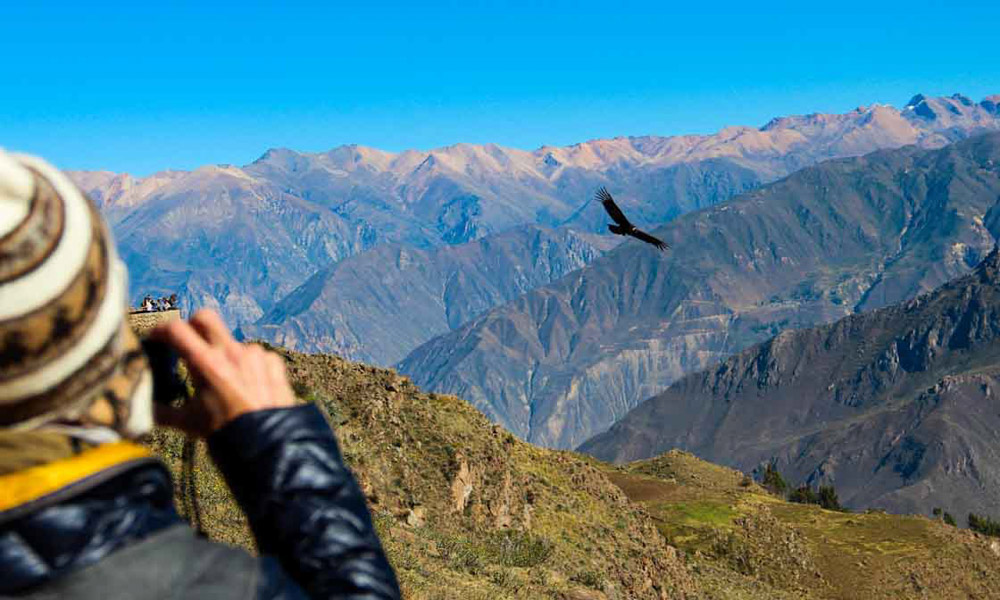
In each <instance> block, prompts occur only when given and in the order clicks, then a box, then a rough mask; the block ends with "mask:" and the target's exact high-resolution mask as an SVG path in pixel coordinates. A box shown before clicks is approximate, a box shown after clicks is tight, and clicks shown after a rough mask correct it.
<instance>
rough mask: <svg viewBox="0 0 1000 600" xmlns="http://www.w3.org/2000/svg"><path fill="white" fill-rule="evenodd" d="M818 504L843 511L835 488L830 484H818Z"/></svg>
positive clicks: (828, 508)
mask: <svg viewBox="0 0 1000 600" xmlns="http://www.w3.org/2000/svg"><path fill="white" fill-rule="evenodd" d="M818 504H819V505H820V506H822V507H823V508H825V509H827V510H836V511H840V512H844V507H843V506H841V505H840V498H839V497H837V490H836V489H834V487H833V486H832V485H821V486H819V496H818Z"/></svg>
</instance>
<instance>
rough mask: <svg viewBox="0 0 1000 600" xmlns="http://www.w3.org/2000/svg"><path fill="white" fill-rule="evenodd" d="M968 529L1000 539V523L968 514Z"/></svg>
mask: <svg viewBox="0 0 1000 600" xmlns="http://www.w3.org/2000/svg"><path fill="white" fill-rule="evenodd" d="M969 529H971V530H973V531H976V532H978V533H981V534H983V535H990V536H993V537H1000V521H994V520H993V519H991V518H989V517H986V516H980V515H977V514H975V513H969Z"/></svg>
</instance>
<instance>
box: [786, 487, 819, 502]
mask: <svg viewBox="0 0 1000 600" xmlns="http://www.w3.org/2000/svg"><path fill="white" fill-rule="evenodd" d="M818 500H819V498H818V497H817V496H816V492H814V491H813V489H812V488H811V487H810V486H808V485H805V484H803V485H800V486H799V487H797V488H795V489H794V490H792V493H791V494H789V495H788V501H789V502H797V503H799V504H816V503H817V502H818Z"/></svg>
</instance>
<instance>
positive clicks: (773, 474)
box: [760, 463, 788, 496]
mask: <svg viewBox="0 0 1000 600" xmlns="http://www.w3.org/2000/svg"><path fill="white" fill-rule="evenodd" d="M760 483H761V485H763V486H764V489H766V490H767V491H769V492H771V493H772V494H774V495H775V496H784V495H785V493H786V492H787V491H788V483H786V482H785V478H784V477H782V476H781V473H779V472H778V469H776V468H774V464H773V463H767V466H766V467H764V477H763V479H761V482H760Z"/></svg>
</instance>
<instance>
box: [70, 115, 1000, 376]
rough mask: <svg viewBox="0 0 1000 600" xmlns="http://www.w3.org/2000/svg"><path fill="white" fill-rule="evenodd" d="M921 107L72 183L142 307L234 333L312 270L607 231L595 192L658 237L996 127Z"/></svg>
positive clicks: (300, 157) (280, 155)
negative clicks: (555, 230) (778, 183)
mask: <svg viewBox="0 0 1000 600" xmlns="http://www.w3.org/2000/svg"><path fill="white" fill-rule="evenodd" d="M922 102H923V104H922V105H921V106H923V105H926V106H928V107H930V110H932V111H933V112H934V114H935V116H934V117H927V116H924V115H921V114H917V112H916V110H907V109H904V110H903V111H899V110H896V109H894V108H891V107H888V106H880V105H875V106H871V107H865V108H859V109H858V110H855V111H851V112H849V113H846V114H842V115H808V116H803V117H787V118H782V119H776V120H775V121H772V123H770V124H769V125H768V126H766V127H764V128H762V129H757V128H752V127H731V128H727V129H725V130H723V131H721V132H719V133H717V134H714V135H703V136H676V137H655V136H647V137H634V138H615V139H610V140H595V141H590V142H586V143H583V144H576V145H573V146H567V147H558V148H557V147H543V148H540V149H538V150H536V151H534V152H527V151H522V150H516V149H511V148H503V147H500V146H496V145H493V144H487V145H483V146H473V145H468V144H458V145H455V146H449V147H446V148H439V149H435V150H432V151H429V152H416V151H406V152H401V153H389V152H383V151H380V150H376V149H373V148H365V147H363V146H343V147H339V148H335V149H333V150H331V151H329V152H325V153H316V154H306V153H299V152H294V151H291V150H285V149H275V150H270V151H268V152H267V153H266V154H264V155H263V156H262V157H261V158H260V159H259V160H257V161H255V162H254V163H253V164H251V165H247V166H245V167H242V168H237V167H229V166H226V167H205V168H202V169H197V170H195V171H192V172H179V171H166V172H163V173H157V174H155V175H152V176H150V177H146V178H133V177H130V176H128V175H125V174H112V173H106V172H96V173H77V174H75V175H74V176H75V178H76V180H77V181H78V182H79V183H80V185H81V186H82V187H83V188H84V189H85V190H86V191H87V192H88V193H90V194H91V195H92V196H93V197H94V198H95V199H96V200H97V201H98V203H99V204H100V205H101V206H102V209H103V210H104V211H105V213H106V214H107V215H108V217H109V219H110V220H111V222H112V223H113V226H114V230H115V232H116V234H117V237H118V240H119V244H120V246H121V253H122V255H123V256H124V257H125V259H126V261H127V262H128V264H129V266H130V267H131V270H132V273H133V286H132V294H133V296H134V297H142V296H143V295H145V294H146V293H153V294H163V293H177V294H178V295H179V296H180V297H181V301H182V305H183V306H184V307H186V308H187V309H189V310H193V309H196V308H199V307H201V306H211V307H215V308H218V309H219V310H221V311H222V313H223V315H224V316H225V317H226V318H227V320H228V321H229V322H230V323H231V324H232V325H233V326H234V327H235V326H242V325H247V324H250V323H253V322H255V321H257V320H258V319H259V318H260V317H261V316H262V315H264V314H265V313H267V312H269V311H270V310H271V309H272V308H274V306H275V305H276V304H277V303H278V301H279V300H281V299H282V298H283V297H285V296H286V295H287V294H289V293H291V292H292V291H293V290H294V289H295V288H296V287H298V286H300V285H302V284H303V283H304V282H305V281H306V280H307V279H308V278H309V277H310V276H312V275H313V274H314V273H316V272H317V271H318V270H320V269H322V268H325V267H327V266H328V265H329V264H331V263H333V262H336V261H338V260H341V259H343V258H345V257H348V256H351V255H354V254H357V253H359V252H363V251H365V250H367V249H369V248H371V247H373V246H375V245H378V244H382V243H387V242H388V243H393V242H395V243H401V244H406V245H409V246H415V247H419V248H428V247H432V246H438V245H442V244H452V245H453V244H463V243H467V242H469V241H472V240H475V239H479V238H481V237H484V236H487V235H489V234H491V233H497V232H501V231H505V230H507V229H509V228H511V227H516V226H520V225H525V224H535V225H541V226H545V227H554V226H559V225H570V226H572V227H573V228H575V229H578V230H583V231H589V232H595V231H604V227H605V223H606V222H607V221H606V219H605V215H604V214H603V212H602V211H601V209H600V207H599V206H597V205H594V204H588V203H587V199H588V198H589V197H590V196H591V195H592V194H593V190H594V189H595V188H596V187H597V186H599V185H608V186H609V187H612V188H613V189H614V190H615V196H616V198H617V199H618V200H619V201H620V202H621V203H622V208H623V209H624V210H625V211H626V213H627V214H629V215H630V217H631V218H632V219H633V221H635V222H636V224H637V225H639V226H649V225H653V226H655V225H659V224H662V223H664V222H666V221H668V220H669V219H671V218H673V217H675V216H676V215H678V214H681V213H684V212H687V211H689V210H693V209H698V208H702V207H705V206H710V205H712V204H714V203H716V202H718V201H721V200H724V199H727V198H729V197H731V196H733V195H735V194H738V193H740V192H742V191H745V190H747V189H751V188H754V187H756V186H758V185H760V184H761V183H762V182H767V181H772V180H774V179H776V178H778V177H781V176H784V175H786V174H788V173H790V172H792V171H794V170H796V169H798V168H801V167H803V166H806V165H811V164H815V163H816V162H818V161H821V160H825V159H828V158H834V157H842V156H852V155H858V154H863V153H865V152H870V151H872V150H875V149H878V148H885V147H897V146H901V145H904V144H918V145H921V146H924V147H935V146H940V145H942V144H945V143H947V142H949V141H952V140H954V139H958V138H961V137H965V136H968V135H971V134H974V133H976V132H979V131H984V130H988V129H996V128H997V127H998V122H997V118H996V113H995V111H994V112H991V111H990V110H989V106H990V105H989V104H987V103H986V102H985V101H984V103H980V104H972V105H967V104H965V103H963V102H961V101H959V100H956V99H953V98H930V99H923V100H922ZM921 112H923V109H921ZM504 283H505V282H504ZM497 285H501V284H497ZM390 316H391V312H390ZM290 327H291V325H290ZM293 333H295V332H293ZM326 333H327V334H329V333H330V332H326ZM295 335H301V332H298V333H295ZM327 337H330V338H334V337H336V336H334V335H328V336H327ZM325 349H327V350H338V351H339V350H340V348H338V347H336V346H333V347H325ZM357 356H364V354H363V352H362V353H359V354H358V355H357ZM372 356H374V353H373V354H372Z"/></svg>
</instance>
